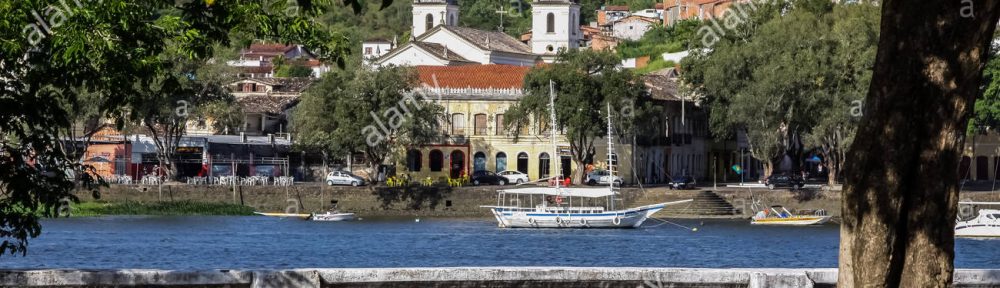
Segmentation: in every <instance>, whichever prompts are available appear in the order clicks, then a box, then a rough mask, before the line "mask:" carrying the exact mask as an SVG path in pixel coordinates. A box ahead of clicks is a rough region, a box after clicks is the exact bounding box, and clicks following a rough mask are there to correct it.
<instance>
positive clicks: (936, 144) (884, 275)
mask: <svg viewBox="0 0 1000 288" xmlns="http://www.w3.org/2000/svg"><path fill="white" fill-rule="evenodd" d="M973 2H974V4H975V6H974V7H973V6H972V5H973ZM998 4H1000V1H997V0H988V1H916V0H911V1H900V0H887V1H884V2H883V6H882V24H881V31H882V32H881V36H880V37H881V39H879V48H878V56H877V58H876V64H875V69H874V74H873V77H872V83H871V89H870V90H869V92H868V93H869V94H868V98H867V100H866V102H865V108H866V109H865V113H864V116H863V118H862V121H861V124H860V127H859V129H858V137H857V138H856V139H855V140H854V143H853V145H852V146H851V149H850V152H849V153H848V154H847V155H848V156H847V157H849V159H847V160H846V161H845V164H846V165H847V166H846V169H845V173H846V174H845V176H846V179H845V180H846V181H845V182H846V183H845V190H844V200H843V203H842V209H843V217H844V223H843V224H842V225H841V240H840V279H839V284H840V285H841V286H840V287H945V286H948V285H949V284H950V283H951V280H952V272H953V269H954V265H953V260H954V226H955V215H956V210H957V207H956V206H957V201H958V189H959V187H958V171H957V168H958V164H959V159H960V156H959V153H960V151H961V148H962V146H963V145H964V139H963V135H964V133H965V125H966V122H967V119H968V117H969V113H970V111H971V107H972V103H973V101H974V100H975V97H976V96H977V95H978V94H979V85H980V82H981V76H982V75H981V74H982V68H983V67H984V65H985V63H986V62H987V60H988V59H987V55H988V54H987V53H988V50H989V47H990V46H989V44H990V41H991V39H992V34H993V30H994V28H995V26H996V22H997V11H998ZM966 7H967V8H966ZM973 13H974V15H971V14H973ZM963 16H968V17H963Z"/></svg>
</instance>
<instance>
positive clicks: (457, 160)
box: [449, 150, 465, 178]
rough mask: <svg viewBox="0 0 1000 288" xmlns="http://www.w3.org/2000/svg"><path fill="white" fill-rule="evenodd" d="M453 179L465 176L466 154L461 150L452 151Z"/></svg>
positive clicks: (451, 174)
mask: <svg viewBox="0 0 1000 288" xmlns="http://www.w3.org/2000/svg"><path fill="white" fill-rule="evenodd" d="M449 158H450V160H451V173H450V174H449V176H451V178H459V177H462V175H465V153H462V151H461V150H455V151H451V157H449Z"/></svg>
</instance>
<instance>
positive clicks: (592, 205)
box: [482, 81, 694, 228]
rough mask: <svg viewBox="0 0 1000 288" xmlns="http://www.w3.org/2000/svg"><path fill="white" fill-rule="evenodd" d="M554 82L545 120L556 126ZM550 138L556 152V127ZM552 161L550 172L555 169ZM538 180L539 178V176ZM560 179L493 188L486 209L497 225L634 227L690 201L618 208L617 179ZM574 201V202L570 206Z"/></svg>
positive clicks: (611, 162) (610, 165)
mask: <svg viewBox="0 0 1000 288" xmlns="http://www.w3.org/2000/svg"><path fill="white" fill-rule="evenodd" d="M554 107H555V85H554V82H551V81H550V82H549V112H550V113H551V114H550V116H549V119H550V121H552V122H551V124H550V125H551V126H549V127H558V125H556V124H557V123H556V120H555V119H556V114H555V109H554ZM607 115H608V130H607V131H608V137H606V138H607V139H608V162H607V163H608V167H607V171H608V176H609V179H615V170H616V166H617V165H616V164H614V163H617V162H618V160H617V159H618V158H617V155H614V151H615V149H614V141H612V139H614V137H612V136H613V132H612V131H613V126H611V104H608V114H607ZM549 130H550V133H552V135H551V137H550V138H551V139H552V154H551V155H560V153H559V149H557V146H556V142H555V141H556V134H555V133H556V132H555V131H556V130H557V129H549ZM559 163H560V162H559V161H556V166H555V169H553V170H552V171H553V172H556V171H562V169H559ZM552 175H553V176H552V177H551V178H552V179H559V178H558V177H559V176H558V174H557V173H552ZM539 180H541V179H539ZM559 182H560V181H553V184H555V187H533V188H519V189H505V190H499V191H497V204H496V205H495V206H482V207H484V208H489V209H490V211H492V212H493V216H494V217H496V219H497V226H500V227H501V228H637V227H639V226H641V225H642V222H645V221H646V219H649V217H650V216H652V215H653V213H656V212H657V211H660V210H662V209H663V208H665V207H666V206H667V205H673V204H680V203H687V202H691V201H694V200H683V201H676V202H667V203H658V204H653V205H646V206H641V207H635V208H628V209H624V210H622V209H621V208H618V209H616V208H615V204H616V203H617V202H618V201H621V199H619V198H618V197H617V196H618V192H617V190H618V187H616V186H618V185H620V184H621V181H608V186H607V187H603V188H570V187H559ZM574 204H575V205H574Z"/></svg>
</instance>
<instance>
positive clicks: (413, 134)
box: [292, 66, 444, 176]
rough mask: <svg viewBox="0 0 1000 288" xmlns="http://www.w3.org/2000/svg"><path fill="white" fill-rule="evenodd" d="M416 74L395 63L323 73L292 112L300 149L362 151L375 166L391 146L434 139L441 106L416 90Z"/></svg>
mask: <svg viewBox="0 0 1000 288" xmlns="http://www.w3.org/2000/svg"><path fill="white" fill-rule="evenodd" d="M416 77H417V76H416V71H414V70H413V69H412V68H407V67H394V66H390V67H381V68H374V69H373V68H368V67H360V68H358V69H357V70H354V71H351V72H349V73H348V72H338V73H334V74H333V75H330V76H327V77H323V79H322V80H321V81H320V83H319V84H318V85H316V86H315V87H314V88H313V89H310V90H309V91H307V92H306V93H305V94H304V95H303V96H302V102H301V103H300V104H299V107H300V109H298V110H297V111H296V112H295V113H296V114H295V117H294V118H293V123H292V124H293V128H294V129H295V130H296V131H298V137H299V139H297V140H298V142H299V143H301V144H300V146H299V149H303V150H313V151H320V152H324V153H327V154H333V155H343V154H346V153H349V152H351V153H353V152H364V154H365V156H366V159H367V161H368V163H367V164H368V165H369V167H370V169H372V170H371V171H370V172H373V171H375V170H374V169H376V168H377V167H378V165H380V164H383V163H385V162H386V160H390V159H389V158H390V156H392V153H393V152H394V151H400V150H404V149H402V148H405V147H408V146H413V145H421V144H423V143H427V142H430V141H434V140H437V139H438V137H439V136H440V135H439V134H440V133H439V131H440V129H439V116H440V115H441V113H443V111H444V108H443V107H441V106H440V105H438V104H437V103H435V102H432V101H427V100H428V99H425V98H424V97H422V95H418V94H416V93H414V92H415V91H413V87H414V86H416V84H417V78H416ZM369 175H371V176H375V173H370V174H369Z"/></svg>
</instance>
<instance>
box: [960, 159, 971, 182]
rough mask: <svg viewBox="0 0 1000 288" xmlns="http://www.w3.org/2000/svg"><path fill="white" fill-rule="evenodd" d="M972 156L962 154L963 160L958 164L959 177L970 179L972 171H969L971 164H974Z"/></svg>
mask: <svg viewBox="0 0 1000 288" xmlns="http://www.w3.org/2000/svg"><path fill="white" fill-rule="evenodd" d="M971 164H972V158H969V156H962V162H961V163H959V164H958V179H969V177H970V176H971V174H972V173H971V172H970V171H969V168H970V167H969V166H972V165H971Z"/></svg>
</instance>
